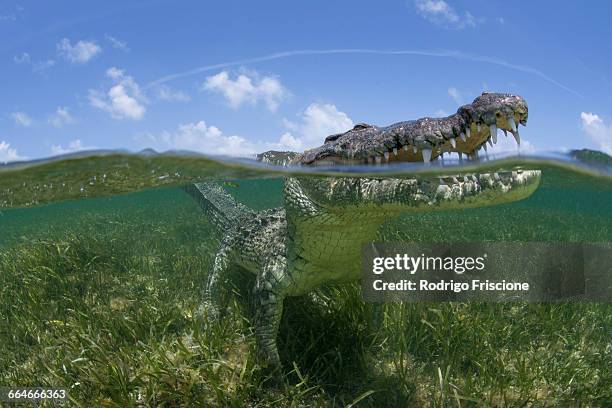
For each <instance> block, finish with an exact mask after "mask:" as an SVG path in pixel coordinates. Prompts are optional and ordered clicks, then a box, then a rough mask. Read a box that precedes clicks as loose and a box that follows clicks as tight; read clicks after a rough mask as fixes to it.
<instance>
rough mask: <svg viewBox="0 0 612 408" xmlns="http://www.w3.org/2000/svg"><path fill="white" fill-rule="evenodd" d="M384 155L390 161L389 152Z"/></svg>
mask: <svg viewBox="0 0 612 408" xmlns="http://www.w3.org/2000/svg"><path fill="white" fill-rule="evenodd" d="M384 155H385V160H386V161H389V152H385V153H384Z"/></svg>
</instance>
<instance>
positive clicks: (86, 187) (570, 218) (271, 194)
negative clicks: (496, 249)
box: [0, 152, 612, 246]
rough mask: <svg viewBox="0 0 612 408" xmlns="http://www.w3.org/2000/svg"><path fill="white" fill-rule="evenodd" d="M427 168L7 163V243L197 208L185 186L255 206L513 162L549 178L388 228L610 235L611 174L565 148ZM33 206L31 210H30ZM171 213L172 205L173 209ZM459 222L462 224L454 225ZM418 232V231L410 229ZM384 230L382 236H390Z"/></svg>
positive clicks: (111, 160) (482, 235)
mask: <svg viewBox="0 0 612 408" xmlns="http://www.w3.org/2000/svg"><path fill="white" fill-rule="evenodd" d="M467 164H468V163H449V162H448V161H447V162H446V163H445V165H444V166H442V165H440V164H434V165H432V166H422V165H414V164H406V165H403V166H395V167H391V166H389V167H385V166H376V167H372V166H367V167H364V166H362V167H344V168H341V167H337V168H324V169H320V168H314V169H313V168H287V167H280V166H270V165H265V164H262V163H259V162H255V161H249V160H225V159H223V158H210V157H204V156H199V155H185V154H184V155H176V154H174V155H130V154H123V153H116V152H104V153H100V152H98V153H95V154H86V155H83V156H75V157H66V158H59V159H52V160H47V161H44V160H43V161H38V162H30V163H22V164H18V165H12V166H0V231H1V232H2V233H1V234H0V246H6V245H10V244H12V243H16V242H19V241H23V240H29V239H34V238H45V237H51V236H55V237H60V236H62V235H63V234H65V233H66V231H69V230H72V229H74V228H77V227H78V226H79V225H81V226H82V225H86V224H87V223H92V222H94V221H93V220H95V219H98V220H100V219H107V220H108V223H109V227H110V226H111V225H112V223H113V222H121V219H122V218H124V217H135V218H136V219H139V218H141V219H143V220H145V219H154V218H155V217H156V216H158V214H162V213H166V211H160V209H161V208H162V207H165V208H167V209H171V208H172V207H173V206H176V207H177V208H178V206H179V205H183V206H186V207H187V208H189V210H190V211H192V212H193V216H194V218H196V217H197V218H201V216H202V215H201V212H200V210H199V209H198V208H197V206H195V205H192V203H191V198H190V197H189V196H187V195H186V194H185V193H184V192H183V191H182V190H181V189H180V188H177V187H180V186H182V185H185V184H187V183H189V182H195V181H204V180H216V181H218V182H220V183H223V185H224V187H225V189H226V190H227V191H228V192H230V193H231V194H232V195H234V196H235V198H236V199H237V200H238V201H240V202H242V203H244V204H246V205H247V206H249V207H251V208H253V209H255V210H261V209H264V208H273V207H278V206H280V205H282V188H283V176H286V175H297V176H306V175H308V176H316V177H330V176H342V175H345V176H350V177H376V178H384V177H393V178H409V177H414V176H417V177H436V176H440V175H452V174H464V173H474V172H478V173H482V172H492V171H502V170H509V169H516V168H521V169H540V170H542V181H541V185H540V187H539V188H538V190H537V191H536V193H535V194H533V195H532V196H531V197H529V198H528V199H526V200H523V201H519V202H515V203H510V204H505V205H501V206H495V207H483V208H476V209H464V210H459V211H457V210H455V211H442V212H435V213H429V214H427V213H419V214H418V215H410V214H406V215H405V216H402V217H401V219H400V221H398V222H395V223H394V224H393V226H387V228H385V229H384V230H383V231H382V232H381V234H382V237H384V236H387V235H389V236H393V237H394V238H395V239H406V240H434V241H435V240H447V241H448V242H451V241H465V240H468V241H469V240H472V241H479V240H520V241H525V240H534V241H546V240H552V241H566V240H567V241H581V240H585V241H589V242H598V241H606V242H607V241H610V239H611V238H612V232H610V231H611V230H612V229H611V228H610V227H611V226H612V217H611V216H610V215H611V214H612V206H611V205H610V203H611V202H612V172H611V171H610V167H609V166H608V167H605V166H604V167H602V166H591V165H590V164H589V163H584V162H580V161H577V160H573V159H570V158H568V157H567V156H562V155H548V156H540V157H529V156H523V157H507V158H503V159H500V160H497V161H484V162H480V163H476V164H474V163H470V164H469V165H467ZM29 207H31V208H29ZM170 212H171V211H170ZM454 221H459V222H454ZM408 230H409V231H408ZM382 237H381V238H382Z"/></svg>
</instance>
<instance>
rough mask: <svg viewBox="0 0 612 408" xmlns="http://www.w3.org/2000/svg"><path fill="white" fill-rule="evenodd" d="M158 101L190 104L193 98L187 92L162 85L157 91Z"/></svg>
mask: <svg viewBox="0 0 612 408" xmlns="http://www.w3.org/2000/svg"><path fill="white" fill-rule="evenodd" d="M156 96H157V99H159V100H161V101H168V102H188V101H190V100H191V97H190V96H189V95H187V94H186V93H185V92H183V91H180V90H178V89H173V88H170V87H169V86H166V85H160V86H158V87H157V89H156Z"/></svg>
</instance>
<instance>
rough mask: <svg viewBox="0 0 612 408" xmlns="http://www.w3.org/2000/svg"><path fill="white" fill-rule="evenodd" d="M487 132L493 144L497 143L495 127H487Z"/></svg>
mask: <svg viewBox="0 0 612 408" xmlns="http://www.w3.org/2000/svg"><path fill="white" fill-rule="evenodd" d="M489 132H490V133H491V139H493V143H497V125H495V124H493V125H489Z"/></svg>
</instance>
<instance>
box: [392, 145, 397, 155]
mask: <svg viewBox="0 0 612 408" xmlns="http://www.w3.org/2000/svg"><path fill="white" fill-rule="evenodd" d="M393 155H394V156H397V147H394V148H393Z"/></svg>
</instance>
